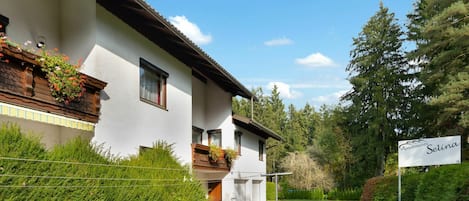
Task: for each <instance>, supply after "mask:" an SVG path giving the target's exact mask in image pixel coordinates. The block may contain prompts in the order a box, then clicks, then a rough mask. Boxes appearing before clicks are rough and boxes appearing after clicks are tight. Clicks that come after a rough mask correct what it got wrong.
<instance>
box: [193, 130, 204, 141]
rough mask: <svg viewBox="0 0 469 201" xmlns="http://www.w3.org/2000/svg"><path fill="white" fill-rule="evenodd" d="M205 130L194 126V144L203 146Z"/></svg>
mask: <svg viewBox="0 0 469 201" xmlns="http://www.w3.org/2000/svg"><path fill="white" fill-rule="evenodd" d="M203 132H204V129H201V128H197V127H195V126H192V144H202V133H203Z"/></svg>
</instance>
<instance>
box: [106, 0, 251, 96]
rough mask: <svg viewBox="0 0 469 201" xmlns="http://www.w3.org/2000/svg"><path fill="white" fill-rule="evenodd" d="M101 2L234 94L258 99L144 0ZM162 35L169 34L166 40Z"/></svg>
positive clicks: (156, 42) (158, 43)
mask: <svg viewBox="0 0 469 201" xmlns="http://www.w3.org/2000/svg"><path fill="white" fill-rule="evenodd" d="M97 3H98V4H100V5H101V6H103V7H104V8H105V9H107V10H108V11H109V12H111V13H113V14H114V15H115V16H117V17H118V18H120V19H121V20H122V21H124V22H125V23H127V24H128V25H129V26H130V27H132V28H134V29H135V30H136V31H138V32H139V33H140V34H142V35H143V36H145V37H146V38H148V39H149V40H150V41H152V42H153V43H155V44H156V45H158V46H160V47H161V48H162V49H164V50H165V51H167V52H168V53H169V54H171V55H173V56H174V57H176V58H178V59H179V60H181V61H182V62H183V63H184V64H186V65H187V66H188V67H190V68H192V69H197V70H198V71H199V72H201V73H203V74H204V76H207V77H208V78H210V79H211V80H213V81H214V82H215V83H217V84H218V85H219V86H220V87H222V88H223V89H224V90H226V91H228V92H230V93H231V94H233V96H236V95H239V96H242V97H244V98H248V99H250V98H254V99H255V100H257V98H256V97H255V96H254V95H253V94H252V93H251V92H250V91H249V90H248V89H247V88H246V87H244V86H243V85H242V84H241V83H240V82H239V81H238V80H236V78H234V77H233V76H232V75H231V74H230V73H228V72H227V71H226V70H225V69H224V68H223V67H222V66H221V65H220V64H218V63H217V62H216V61H215V60H214V59H212V58H211V57H210V56H209V55H207V54H206V53H205V52H204V51H203V50H202V49H201V48H200V47H198V46H197V45H196V44H194V43H193V42H192V41H191V40H190V39H189V38H188V37H186V36H185V35H184V34H183V33H182V32H180V31H179V30H178V29H177V28H176V27H174V26H173V25H172V24H171V23H170V22H169V21H167V20H166V19H165V18H164V17H163V16H161V15H160V14H159V13H158V12H157V11H156V10H154V9H153V8H152V7H151V6H150V5H148V4H147V3H146V2H145V1H144V0H120V1H115V0H97ZM124 11H125V12H124ZM136 22H138V24H137V23H136ZM161 37H165V40H163V39H161Z"/></svg>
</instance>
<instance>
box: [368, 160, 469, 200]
mask: <svg viewBox="0 0 469 201" xmlns="http://www.w3.org/2000/svg"><path fill="white" fill-rule="evenodd" d="M397 185H398V177H396V176H392V177H375V178H371V179H369V180H368V181H367V182H366V184H365V186H364V190H363V193H362V196H361V200H362V201H395V200H397V196H398V195H397V193H398V192H397V191H398V189H397V188H398V186H397ZM401 185H402V186H401V190H402V192H401V198H402V200H405V201H408V200H415V201H427V200H438V201H455V200H457V201H467V200H469V163H463V164H457V165H446V166H441V167H437V168H432V169H431V170H430V171H429V172H427V173H419V174H410V175H403V176H402V183H401Z"/></svg>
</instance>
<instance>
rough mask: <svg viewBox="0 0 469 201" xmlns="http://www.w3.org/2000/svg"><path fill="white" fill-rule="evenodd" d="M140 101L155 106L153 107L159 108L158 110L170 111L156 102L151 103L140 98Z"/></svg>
mask: <svg viewBox="0 0 469 201" xmlns="http://www.w3.org/2000/svg"><path fill="white" fill-rule="evenodd" d="M140 101H142V102H144V103H147V104H150V105H153V106H155V107H157V108H160V109H162V110H165V111H168V109H167V108H166V106H163V105H159V104H157V103H155V102H152V101H150V100H147V99H144V98H142V97H140Z"/></svg>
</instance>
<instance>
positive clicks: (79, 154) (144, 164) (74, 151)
mask: <svg viewBox="0 0 469 201" xmlns="http://www.w3.org/2000/svg"><path fill="white" fill-rule="evenodd" d="M0 156H2V158H0V167H1V168H0V171H1V174H2V177H0V186H2V188H0V200H205V192H204V190H203V189H202V186H201V184H200V183H199V182H198V181H197V180H192V179H191V178H192V176H191V175H190V174H189V171H188V168H185V167H182V166H181V165H180V164H179V163H178V162H177V160H176V159H175V157H174V155H173V151H172V148H171V146H170V145H167V144H166V143H164V142H157V143H155V144H154V145H153V148H152V149H149V150H147V151H145V152H143V153H142V154H140V155H139V156H132V157H129V158H126V159H115V158H112V157H110V156H109V154H107V152H105V151H103V150H102V148H100V147H99V146H95V145H90V144H89V142H88V141H85V140H82V139H75V140H72V141H70V142H69V143H67V144H65V145H59V146H56V147H55V148H54V149H52V150H51V151H46V150H45V149H44V148H43V147H42V145H41V144H40V143H39V141H38V140H37V139H30V138H29V137H25V136H24V135H23V134H21V132H20V131H19V128H18V127H16V126H5V125H3V126H2V127H1V129H0ZM14 158H17V159H33V160H13V159H14ZM184 178H185V179H184Z"/></svg>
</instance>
